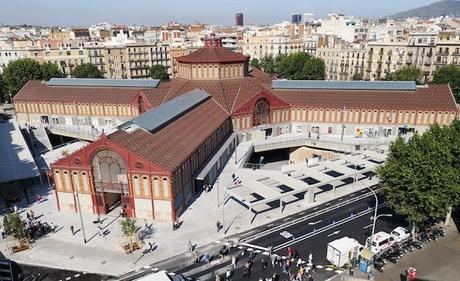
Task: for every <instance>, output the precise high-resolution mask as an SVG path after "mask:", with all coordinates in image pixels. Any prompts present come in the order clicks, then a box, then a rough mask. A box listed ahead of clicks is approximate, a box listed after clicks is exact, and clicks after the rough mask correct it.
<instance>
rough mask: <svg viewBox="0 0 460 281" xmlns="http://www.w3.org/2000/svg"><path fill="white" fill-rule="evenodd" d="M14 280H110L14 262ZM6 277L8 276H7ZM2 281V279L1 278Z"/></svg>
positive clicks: (92, 275)
mask: <svg viewBox="0 0 460 281" xmlns="http://www.w3.org/2000/svg"><path fill="white" fill-rule="evenodd" d="M12 269H13V276H14V277H13V278H14V280H18V281H22V280H28V281H60V280H62V281H71V280H72V281H73V280H75V281H96V280H108V278H107V276H102V275H96V274H89V273H82V272H75V271H68V270H61V269H54V268H46V267H37V266H29V265H21V264H16V263H14V262H13V264H12ZM5 276H6V275H5ZM0 279H1V278H0Z"/></svg>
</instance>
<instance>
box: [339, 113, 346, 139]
mask: <svg viewBox="0 0 460 281" xmlns="http://www.w3.org/2000/svg"><path fill="white" fill-rule="evenodd" d="M345 110H346V108H345V106H344V107H343V110H342V114H341V115H340V116H341V118H340V119H341V120H340V121H341V122H342V137H341V138H340V141H341V142H343V135H344V133H345V124H344V122H343V114H344V113H345Z"/></svg>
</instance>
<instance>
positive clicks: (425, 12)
mask: <svg viewBox="0 0 460 281" xmlns="http://www.w3.org/2000/svg"><path fill="white" fill-rule="evenodd" d="M440 16H451V17H460V1H452V0H443V1H439V2H435V3H433V4H430V5H427V6H423V7H420V8H416V9H412V10H408V11H405V12H400V13H397V14H394V15H391V16H388V17H389V18H392V19H404V18H410V17H418V18H422V19H427V18H435V17H440Z"/></svg>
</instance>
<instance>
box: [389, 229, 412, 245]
mask: <svg viewBox="0 0 460 281" xmlns="http://www.w3.org/2000/svg"><path fill="white" fill-rule="evenodd" d="M391 236H392V237H393V239H394V240H395V241H396V242H398V243H399V242H402V241H405V240H407V239H408V238H409V237H410V231H409V230H408V229H407V228H404V227H401V226H398V227H397V228H395V229H393V231H392V232H391Z"/></svg>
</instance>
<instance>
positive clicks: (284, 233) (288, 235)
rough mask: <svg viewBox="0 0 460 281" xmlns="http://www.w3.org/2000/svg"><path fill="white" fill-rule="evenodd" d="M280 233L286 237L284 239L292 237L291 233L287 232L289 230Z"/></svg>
mask: <svg viewBox="0 0 460 281" xmlns="http://www.w3.org/2000/svg"><path fill="white" fill-rule="evenodd" d="M280 235H281V236H283V237H284V238H286V239H289V238H292V234H291V233H289V232H288V231H286V230H285V231H283V232H281V233H280Z"/></svg>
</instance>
